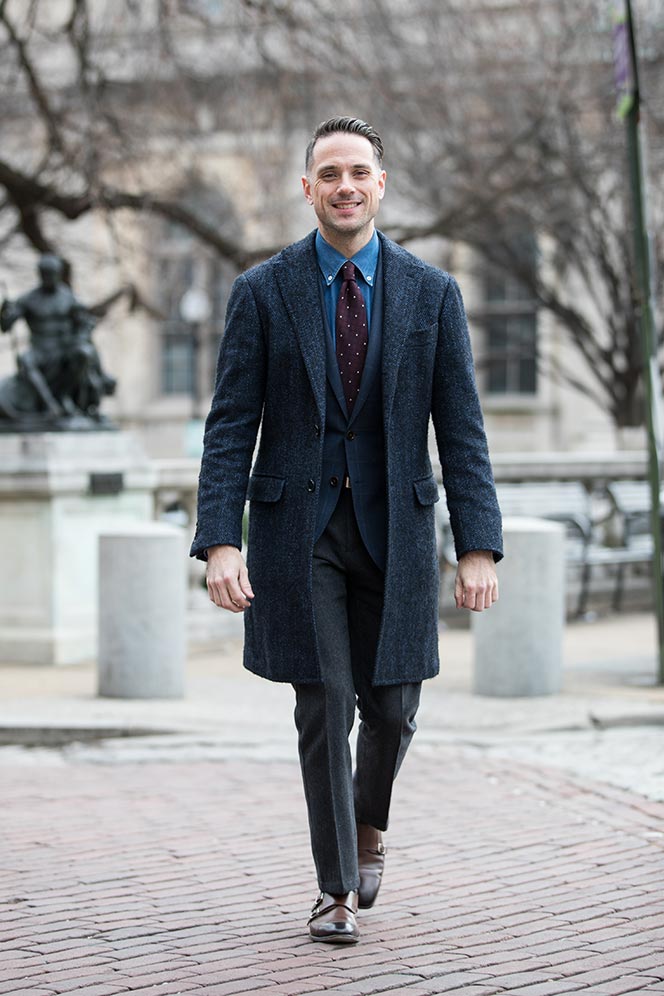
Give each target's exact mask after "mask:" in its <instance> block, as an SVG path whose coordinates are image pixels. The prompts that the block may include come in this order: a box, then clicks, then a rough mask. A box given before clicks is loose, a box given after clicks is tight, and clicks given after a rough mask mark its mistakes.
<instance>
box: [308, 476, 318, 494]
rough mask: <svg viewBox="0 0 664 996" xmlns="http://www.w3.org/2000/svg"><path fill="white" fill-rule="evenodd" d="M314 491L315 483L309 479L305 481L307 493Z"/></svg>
mask: <svg viewBox="0 0 664 996" xmlns="http://www.w3.org/2000/svg"><path fill="white" fill-rule="evenodd" d="M315 490H316V482H315V481H314V480H313V479H312V478H311V477H310V478H309V480H308V481H307V491H315Z"/></svg>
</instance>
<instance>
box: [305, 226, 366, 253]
mask: <svg viewBox="0 0 664 996" xmlns="http://www.w3.org/2000/svg"><path fill="white" fill-rule="evenodd" d="M318 230H319V232H320V234H321V235H322V236H323V238H324V239H325V241H326V242H327V244H328V245H330V246H332V248H333V249H336V250H337V252H340V253H341V255H342V256H343V257H344V258H345V259H352V257H353V256H354V255H355V254H356V253H358V252H359V251H360V249H364V247H365V246H366V245H368V244H369V242H371V240H372V238H373V237H374V232H375V228H374V227H373V226H372V228H371V230H370V231H369V233H367V231H366V229H364V230H363V231H361V232H356V233H354V234H352V235H348V236H346V237H344V236H343V235H340V233H339V232H324V231H323V230H322V228H320V226H319V229H318Z"/></svg>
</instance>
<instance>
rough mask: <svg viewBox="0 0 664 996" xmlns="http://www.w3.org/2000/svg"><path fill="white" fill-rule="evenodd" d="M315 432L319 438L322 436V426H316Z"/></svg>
mask: <svg viewBox="0 0 664 996" xmlns="http://www.w3.org/2000/svg"><path fill="white" fill-rule="evenodd" d="M314 432H315V433H316V435H317V436H320V426H319V425H315V426H314Z"/></svg>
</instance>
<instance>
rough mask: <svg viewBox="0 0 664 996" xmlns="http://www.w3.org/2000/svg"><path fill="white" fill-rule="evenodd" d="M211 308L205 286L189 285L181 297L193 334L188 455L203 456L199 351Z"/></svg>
mask: <svg viewBox="0 0 664 996" xmlns="http://www.w3.org/2000/svg"><path fill="white" fill-rule="evenodd" d="M211 310H212V304H211V302H210V298H209V295H208V294H207V291H205V289H204V288H203V287H196V286H193V287H189V288H188V289H187V290H186V291H185V292H184V294H183V295H182V298H181V299H180V305H179V311H180V317H181V318H182V320H183V321H184V322H186V323H187V325H188V326H189V334H190V336H191V415H190V418H189V421H188V422H187V425H186V426H185V451H186V453H187V456H200V454H201V452H202V446H203V419H202V417H201V413H200V401H201V390H200V377H199V365H200V351H201V325H202V324H203V323H204V322H206V321H207V320H208V318H209V317H210V313H211Z"/></svg>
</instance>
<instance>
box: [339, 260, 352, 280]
mask: <svg viewBox="0 0 664 996" xmlns="http://www.w3.org/2000/svg"><path fill="white" fill-rule="evenodd" d="M341 276H342V277H343V279H344V280H355V263H351V262H350V260H348V262H347V263H344V265H343V266H342V267H341Z"/></svg>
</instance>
